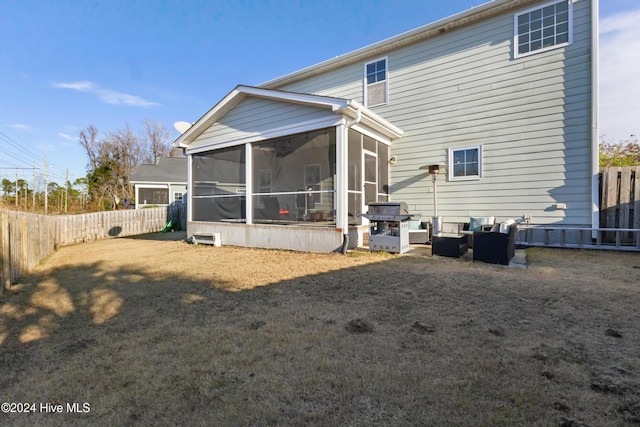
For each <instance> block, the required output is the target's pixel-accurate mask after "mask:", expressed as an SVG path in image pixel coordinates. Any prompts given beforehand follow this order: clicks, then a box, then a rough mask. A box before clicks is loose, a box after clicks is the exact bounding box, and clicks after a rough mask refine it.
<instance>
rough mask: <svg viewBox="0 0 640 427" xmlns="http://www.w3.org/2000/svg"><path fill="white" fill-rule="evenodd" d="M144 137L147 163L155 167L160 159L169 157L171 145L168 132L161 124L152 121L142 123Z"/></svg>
mask: <svg viewBox="0 0 640 427" xmlns="http://www.w3.org/2000/svg"><path fill="white" fill-rule="evenodd" d="M144 135H145V137H146V140H147V141H146V143H147V144H146V145H147V147H146V149H147V153H146V154H147V155H148V156H149V159H148V160H149V163H152V164H154V165H157V164H158V162H159V161H160V159H161V158H162V157H166V156H168V155H169V152H170V151H171V143H170V142H169V130H168V129H167V128H166V127H165V126H164V125H163V124H162V123H158V122H155V121H152V120H145V121H144Z"/></svg>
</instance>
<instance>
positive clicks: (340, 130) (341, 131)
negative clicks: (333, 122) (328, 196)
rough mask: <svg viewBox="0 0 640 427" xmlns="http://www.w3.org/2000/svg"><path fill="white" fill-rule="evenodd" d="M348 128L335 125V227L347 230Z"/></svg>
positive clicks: (345, 231)
mask: <svg viewBox="0 0 640 427" xmlns="http://www.w3.org/2000/svg"><path fill="white" fill-rule="evenodd" d="M347 132H348V129H347V127H346V126H345V125H344V124H340V125H338V126H336V187H335V190H336V193H335V194H336V228H337V229H339V230H342V232H343V233H344V234H347V233H348V232H349V217H348V215H349V212H348V209H349V194H348V191H347V190H348V185H349V177H348V170H349V169H348V163H347V162H348V153H349V151H348V145H347V143H348V134H347Z"/></svg>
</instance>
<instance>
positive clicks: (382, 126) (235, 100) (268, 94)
mask: <svg viewBox="0 0 640 427" xmlns="http://www.w3.org/2000/svg"><path fill="white" fill-rule="evenodd" d="M247 97H256V98H264V99H269V100H274V101H281V102H287V103H294V104H300V105H306V106H311V107H317V108H325V109H327V110H329V111H332V112H334V113H336V114H342V115H344V116H347V117H348V118H349V119H356V118H357V119H359V121H360V122H361V123H362V124H364V125H366V126H368V127H370V128H371V129H373V130H375V131H376V132H379V133H380V134H382V135H384V136H386V137H388V138H389V139H397V138H399V137H400V136H401V135H402V134H403V132H402V130H401V129H399V128H398V127H396V126H394V125H393V124H391V123H389V122H388V121H386V120H385V119H383V118H382V117H380V116H379V115H377V114H376V113H374V112H373V111H370V110H369V109H367V108H366V107H364V106H363V105H362V104H360V103H358V102H356V101H354V100H351V99H344V98H334V97H330V96H319V95H310V94H306V93H297V92H287V91H282V90H273V89H264V88H258V87H254V86H244V85H239V86H237V87H236V88H235V89H233V90H232V91H231V92H229V94H227V96H225V97H224V98H222V100H221V101H220V102H218V103H217V104H216V105H215V106H214V107H213V108H212V109H210V110H209V111H208V112H207V113H206V114H205V115H204V116H202V117H200V119H198V121H197V122H195V123H194V124H193V125H192V126H191V127H190V128H189V129H187V131H186V132H184V133H183V134H182V135H180V137H178V139H176V140H175V141H174V143H173V145H174V147H184V148H186V147H188V146H189V144H191V143H192V142H193V141H194V140H195V139H196V138H197V137H198V136H200V135H201V134H202V133H203V132H204V131H206V130H207V129H208V128H209V127H210V126H211V125H213V124H215V123H216V122H218V121H219V120H220V119H221V118H222V117H223V116H224V115H225V114H227V113H228V112H229V111H231V110H232V109H233V108H234V107H236V106H237V105H238V104H239V103H240V102H241V101H242V100H243V99H245V98H247Z"/></svg>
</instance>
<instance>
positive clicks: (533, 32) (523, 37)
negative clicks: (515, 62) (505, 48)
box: [514, 0, 573, 58]
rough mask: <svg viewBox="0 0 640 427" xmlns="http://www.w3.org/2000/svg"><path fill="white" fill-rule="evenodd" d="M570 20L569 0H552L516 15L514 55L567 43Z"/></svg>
mask: <svg viewBox="0 0 640 427" xmlns="http://www.w3.org/2000/svg"><path fill="white" fill-rule="evenodd" d="M572 21H573V1H572V0H556V1H554V2H551V3H547V4H545V5H543V6H540V7H537V8H535V9H528V10H525V11H524V12H522V13H518V14H516V15H515V17H514V46H515V55H514V56H515V57H516V58H518V57H521V56H526V55H531V54H534V53H538V52H543V51H545V50H549V49H554V48H557V47H561V46H566V45H569V44H571V43H572V42H573V29H572V27H573V25H572Z"/></svg>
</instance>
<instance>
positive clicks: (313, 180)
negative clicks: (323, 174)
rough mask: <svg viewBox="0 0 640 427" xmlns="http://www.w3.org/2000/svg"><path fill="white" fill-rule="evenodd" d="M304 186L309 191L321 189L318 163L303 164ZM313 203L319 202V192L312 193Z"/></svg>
mask: <svg viewBox="0 0 640 427" xmlns="http://www.w3.org/2000/svg"><path fill="white" fill-rule="evenodd" d="M304 188H305V190H310V191H320V190H322V184H321V180H320V165H319V164H314V165H305V166H304ZM313 201H314V203H320V202H321V201H322V200H321V198H320V193H313Z"/></svg>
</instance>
